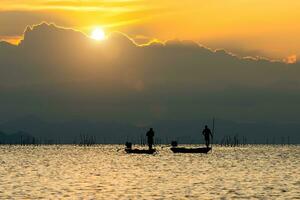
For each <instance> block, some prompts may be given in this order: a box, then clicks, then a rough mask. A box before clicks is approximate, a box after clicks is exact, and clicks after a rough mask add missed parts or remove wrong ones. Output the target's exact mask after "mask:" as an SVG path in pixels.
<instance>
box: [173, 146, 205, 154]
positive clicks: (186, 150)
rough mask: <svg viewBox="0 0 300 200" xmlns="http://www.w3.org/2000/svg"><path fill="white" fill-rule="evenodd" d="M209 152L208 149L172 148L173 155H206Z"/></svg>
mask: <svg viewBox="0 0 300 200" xmlns="http://www.w3.org/2000/svg"><path fill="white" fill-rule="evenodd" d="M210 150H211V148H210V147H208V148H206V147H204V148H184V147H172V148H171V151H173V153H208V152H209V151H210Z"/></svg>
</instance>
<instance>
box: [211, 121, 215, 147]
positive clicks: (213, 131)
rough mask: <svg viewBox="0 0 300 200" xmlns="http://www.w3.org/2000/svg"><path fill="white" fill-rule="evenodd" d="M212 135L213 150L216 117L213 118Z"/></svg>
mask: <svg viewBox="0 0 300 200" xmlns="http://www.w3.org/2000/svg"><path fill="white" fill-rule="evenodd" d="M212 129H213V130H212V137H211V152H212V145H213V142H214V135H215V118H213V128H212Z"/></svg>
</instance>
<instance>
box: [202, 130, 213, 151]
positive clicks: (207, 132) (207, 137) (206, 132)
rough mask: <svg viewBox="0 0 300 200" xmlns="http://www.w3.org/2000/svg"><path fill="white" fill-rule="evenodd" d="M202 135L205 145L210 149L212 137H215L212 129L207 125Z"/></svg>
mask: <svg viewBox="0 0 300 200" xmlns="http://www.w3.org/2000/svg"><path fill="white" fill-rule="evenodd" d="M202 134H203V135H204V139H205V144H206V147H207V148H208V147H209V144H210V136H211V137H213V135H212V133H211V131H210V129H209V128H208V127H207V125H205V128H204V130H203V131H202Z"/></svg>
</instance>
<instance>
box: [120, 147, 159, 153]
mask: <svg viewBox="0 0 300 200" xmlns="http://www.w3.org/2000/svg"><path fill="white" fill-rule="evenodd" d="M125 152H126V153H132V154H154V153H155V152H156V150H155V149H127V148H125Z"/></svg>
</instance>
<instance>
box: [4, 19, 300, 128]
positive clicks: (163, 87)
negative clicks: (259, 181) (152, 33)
mask: <svg viewBox="0 0 300 200" xmlns="http://www.w3.org/2000/svg"><path fill="white" fill-rule="evenodd" d="M0 66H1V67H0V88H1V90H0V95H1V99H0V109H1V111H2V113H6V115H5V116H4V115H3V116H2V118H15V117H17V116H24V115H27V114H36V115H39V116H44V117H47V118H61V119H72V118H76V119H77V118H80V119H104V120H116V121H130V122H133V123H145V122H151V121H153V120H158V119H174V120H180V119H198V118H205V117H211V116H218V117H221V118H225V119H235V120H237V119H238V120H258V121H259V120H274V121H281V120H283V121H286V122H290V121H295V119H297V116H298V113H299V112H300V110H299V109H300V106H299V102H300V101H299V100H300V94H299V89H300V80H299V73H300V66H299V63H294V64H287V63H284V62H278V61H270V60H268V59H261V58H255V59H254V58H242V57H238V56H235V55H232V54H230V53H228V52H226V51H224V50H217V51H213V50H211V49H208V48H206V47H203V46H200V45H199V44H197V43H195V42H192V41H167V42H165V43H161V42H153V43H149V44H148V45H137V44H136V43H135V42H134V41H133V40H132V39H130V38H129V37H128V36H126V35H125V34H122V33H118V32H115V33H112V34H111V35H109V36H108V39H107V40H105V41H103V42H100V43H99V42H96V41H94V40H92V39H91V38H89V37H88V36H86V35H84V34H82V33H81V32H78V31H74V30H72V29H65V28H61V27H57V26H55V25H53V24H52V25H49V24H45V23H43V24H40V25H38V26H34V27H31V28H30V27H29V28H27V30H26V31H25V33H24V39H23V41H22V42H21V43H20V44H19V45H18V46H14V45H9V44H7V43H0Z"/></svg>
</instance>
